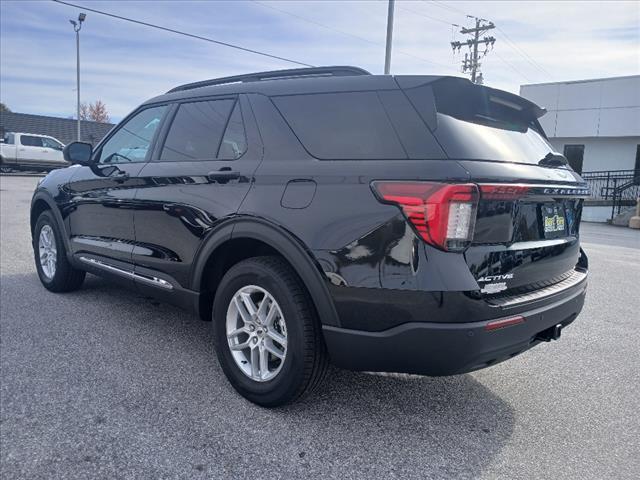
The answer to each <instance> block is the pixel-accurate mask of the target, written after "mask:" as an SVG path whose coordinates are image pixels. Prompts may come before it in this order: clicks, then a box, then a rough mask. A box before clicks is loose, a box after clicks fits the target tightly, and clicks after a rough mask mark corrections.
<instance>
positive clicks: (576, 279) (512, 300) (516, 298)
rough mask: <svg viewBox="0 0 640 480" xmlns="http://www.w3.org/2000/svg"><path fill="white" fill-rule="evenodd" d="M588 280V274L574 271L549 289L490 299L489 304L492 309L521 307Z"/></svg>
mask: <svg viewBox="0 0 640 480" xmlns="http://www.w3.org/2000/svg"><path fill="white" fill-rule="evenodd" d="M586 278H587V272H580V271H578V270H574V271H573V272H572V273H571V276H570V277H567V278H565V279H564V280H562V281H560V282H558V283H555V284H553V285H550V286H548V287H544V288H541V289H539V290H534V291H533V292H527V293H523V294H520V295H512V296H505V297H498V298H488V299H487V303H489V305H491V306H492V307H512V306H514V305H519V304H522V303H528V302H534V301H536V300H541V299H543V298H545V297H548V296H551V295H555V294H557V293H560V292H562V291H564V290H566V289H568V288H571V287H574V286H576V285H578V284H579V283H580V282H582V281H584V280H585V279H586Z"/></svg>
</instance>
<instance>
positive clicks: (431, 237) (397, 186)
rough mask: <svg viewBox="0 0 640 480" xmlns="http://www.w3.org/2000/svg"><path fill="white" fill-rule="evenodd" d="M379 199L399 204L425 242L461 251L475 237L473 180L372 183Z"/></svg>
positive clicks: (449, 249)
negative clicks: (453, 182) (451, 182)
mask: <svg viewBox="0 0 640 480" xmlns="http://www.w3.org/2000/svg"><path fill="white" fill-rule="evenodd" d="M372 188H373V191H374V193H375V194H376V196H377V197H378V200H380V201H381V202H383V203H389V204H393V205H397V206H398V207H400V209H401V210H402V212H403V213H404V215H405V217H406V218H407V220H408V221H409V223H410V224H411V225H412V226H413V228H414V230H415V231H416V233H417V234H418V235H419V236H420V238H422V239H423V240H424V241H425V242H427V243H429V244H430V245H433V246H434V247H438V248H440V249H442V250H445V251H452V252H459V251H462V250H464V249H465V248H467V247H468V246H469V244H470V243H471V240H472V239H473V229H474V227H475V223H476V209H477V206H478V187H477V186H476V185H474V184H471V183H465V184H450V183H434V182H384V181H377V182H373V183H372Z"/></svg>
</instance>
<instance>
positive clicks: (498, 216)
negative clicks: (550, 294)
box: [465, 162, 588, 296]
mask: <svg viewBox="0 0 640 480" xmlns="http://www.w3.org/2000/svg"><path fill="white" fill-rule="evenodd" d="M465 163H466V162H465ZM473 163H484V162H473ZM465 167H467V168H469V166H468V165H465ZM479 167H480V166H479V165H478V166H477V167H476V168H479ZM521 168H522V167H521ZM525 168H535V169H540V167H525ZM471 169H472V170H473V169H474V168H473V167H471ZM544 170H551V169H544ZM472 175H473V174H472ZM494 180H495V179H494ZM538 182H539V180H538ZM479 186H480V190H481V194H480V202H479V205H478V212H477V221H476V228H475V233H474V237H473V242H472V244H471V246H470V247H469V249H468V250H467V251H466V252H465V259H466V262H467V265H468V266H469V269H470V271H471V273H472V274H473V275H474V277H475V279H476V281H477V282H478V284H479V285H480V288H481V292H482V293H483V294H484V295H488V296H491V295H496V294H502V295H504V294H514V293H524V292H526V291H531V290H535V289H539V288H544V287H547V286H549V285H552V284H554V283H558V282H561V281H563V280H566V279H567V278H568V277H570V276H571V275H572V273H573V272H574V270H575V268H576V265H577V263H578V259H579V257H580V244H579V227H580V217H581V214H582V203H583V198H584V197H585V196H587V195H588V189H587V188H586V187H585V185H584V184H583V183H582V182H577V181H575V180H574V181H573V182H566V181H565V183H557V182H553V183H552V182H545V183H533V182H526V183H525V182H518V183H513V182H504V181H500V182H496V181H488V182H487V181H485V182H479Z"/></svg>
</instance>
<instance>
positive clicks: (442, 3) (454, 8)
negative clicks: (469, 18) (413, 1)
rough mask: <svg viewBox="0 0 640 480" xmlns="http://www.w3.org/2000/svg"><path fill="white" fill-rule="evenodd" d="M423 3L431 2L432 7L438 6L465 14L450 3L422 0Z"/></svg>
mask: <svg viewBox="0 0 640 480" xmlns="http://www.w3.org/2000/svg"><path fill="white" fill-rule="evenodd" d="M422 1H423V2H425V3H431V4H432V5H433V6H434V7H440V8H444V9H445V10H449V11H450V12H456V13H460V14H462V15H466V13H464V12H463V11H462V10H460V9H458V8H456V7H453V6H451V5H447V4H446V3H444V2H439V1H438V0H422Z"/></svg>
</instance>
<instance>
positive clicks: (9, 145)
mask: <svg viewBox="0 0 640 480" xmlns="http://www.w3.org/2000/svg"><path fill="white" fill-rule="evenodd" d="M63 148H64V145H63V144H62V142H60V141H59V140H56V139H55V138H53V137H48V136H46V135H37V134H35V133H14V132H9V133H6V134H5V135H4V138H3V139H2V140H1V141H0V172H2V173H8V172H11V171H13V170H53V169H55V168H64V167H67V166H69V163H68V162H66V161H65V160H64V158H63V157H62V149H63Z"/></svg>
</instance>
